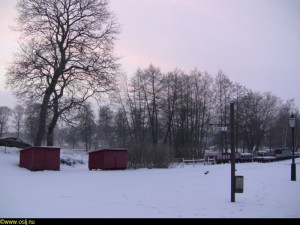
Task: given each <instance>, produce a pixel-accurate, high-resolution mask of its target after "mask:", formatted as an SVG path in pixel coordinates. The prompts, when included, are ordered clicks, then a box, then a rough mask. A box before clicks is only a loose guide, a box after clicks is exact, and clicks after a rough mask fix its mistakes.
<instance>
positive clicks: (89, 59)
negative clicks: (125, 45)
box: [6, 0, 119, 145]
mask: <svg viewBox="0 0 300 225" xmlns="http://www.w3.org/2000/svg"><path fill="white" fill-rule="evenodd" d="M17 9H18V11H19V17H18V22H19V23H18V26H17V30H18V31H20V32H21V33H22V40H21V42H20V50H19V52H18V54H17V55H16V56H15V60H14V62H13V64H12V66H11V67H10V69H9V71H8V73H7V81H6V82H7V85H8V86H9V87H11V88H12V89H13V90H16V91H15V94H16V95H17V96H18V97H20V98H28V99H32V100H33V101H34V102H40V103H41V110H40V116H39V127H38V132H37V136H36V138H35V142H34V144H35V145H41V143H42V140H43V138H44V135H45V131H46V119H47V111H48V108H49V107H50V108H52V112H53V114H52V116H53V117H52V119H51V120H49V121H50V124H49V125H48V128H49V129H48V133H51V132H53V129H54V127H55V125H56V123H57V118H58V117H59V116H60V115H61V114H62V113H64V112H65V111H66V110H68V109H69V108H70V107H74V105H76V104H82V103H83V102H85V101H86V100H88V99H89V98H90V97H97V95H98V94H101V93H103V92H107V91H110V90H112V88H113V83H114V80H115V76H116V71H117V68H118V64H117V59H116V57H114V55H113V46H114V40H115V37H116V35H117V34H118V32H119V27H118V25H117V22H116V19H115V17H114V15H113V13H112V12H110V11H109V9H108V1H107V0H20V1H19V3H18V5H17ZM48 140H49V145H51V144H52V143H51V142H53V141H51V137H50V138H48Z"/></svg>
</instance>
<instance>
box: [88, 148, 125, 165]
mask: <svg viewBox="0 0 300 225" xmlns="http://www.w3.org/2000/svg"><path fill="white" fill-rule="evenodd" d="M126 157H127V149H102V150H97V151H94V152H89V170H94V169H95V170H125V169H126V167H127V165H126V164H127V161H126Z"/></svg>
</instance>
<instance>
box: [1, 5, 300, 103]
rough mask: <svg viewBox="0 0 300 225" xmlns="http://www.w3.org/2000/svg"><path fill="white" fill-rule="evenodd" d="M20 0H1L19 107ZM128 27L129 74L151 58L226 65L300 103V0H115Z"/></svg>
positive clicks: (242, 79)
mask: <svg viewBox="0 0 300 225" xmlns="http://www.w3.org/2000/svg"><path fill="white" fill-rule="evenodd" d="M16 2H17V1H16V0H0V18H1V19H0V32H1V33H0V49H1V51H0V94H1V95H0V105H8V106H12V104H14V103H15V101H14V100H13V97H11V96H9V95H8V94H7V92H8V90H5V89H4V73H5V67H7V65H8V63H9V62H10V61H11V58H12V52H13V51H14V49H15V48H16V47H15V46H16V40H17V38H16V34H14V33H13V32H11V31H10V30H9V26H10V25H12V24H13V22H14V17H16V15H17V14H16V11H15V4H16ZM110 2H111V3H110V7H111V10H112V11H114V12H115V14H116V16H117V17H118V21H119V23H120V24H121V26H122V32H121V34H120V35H119V40H118V41H117V45H116V53H117V54H118V56H121V57H122V60H121V63H122V65H123V69H124V70H125V71H126V72H127V74H128V75H130V74H133V73H134V72H135V71H136V69H137V68H138V67H141V68H145V67H147V66H148V65H149V64H150V63H153V64H154V65H155V66H159V67H160V68H161V69H162V71H163V72H167V71H171V70H173V69H175V68H176V67H177V68H180V69H183V70H185V71H186V72H189V71H191V70H193V69H194V68H195V67H197V68H198V69H199V70H200V71H207V72H208V73H210V74H212V75H215V74H216V73H217V72H218V70H219V69H221V70H223V72H224V73H225V74H226V75H227V76H228V77H229V78H230V79H231V80H232V81H234V82H238V83H240V84H242V85H245V86H246V87H248V88H250V89H252V90H254V91H260V92H271V93H273V94H275V95H276V96H278V97H280V98H282V99H283V100H287V99H292V98H295V99H296V105H297V106H298V108H300V68H299V66H300V1H299V0H243V1H241V0H111V1H110Z"/></svg>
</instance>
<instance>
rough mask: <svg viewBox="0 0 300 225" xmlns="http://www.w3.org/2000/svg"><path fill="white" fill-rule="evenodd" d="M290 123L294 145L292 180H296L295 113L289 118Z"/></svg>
mask: <svg viewBox="0 0 300 225" xmlns="http://www.w3.org/2000/svg"><path fill="white" fill-rule="evenodd" d="M289 125H290V127H291V128H292V145H293V155H292V157H293V158H292V165H291V180H292V181H296V164H295V140H294V138H295V126H296V118H295V116H294V114H292V115H291V117H290V118H289Z"/></svg>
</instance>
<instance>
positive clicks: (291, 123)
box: [289, 114, 296, 128]
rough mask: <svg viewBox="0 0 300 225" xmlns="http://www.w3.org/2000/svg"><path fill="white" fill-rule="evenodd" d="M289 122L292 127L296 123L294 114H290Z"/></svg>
mask: <svg viewBox="0 0 300 225" xmlns="http://www.w3.org/2000/svg"><path fill="white" fill-rule="evenodd" d="M289 124H290V127H291V128H294V127H295V125H296V118H295V116H294V114H292V115H291V117H290V118H289Z"/></svg>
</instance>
